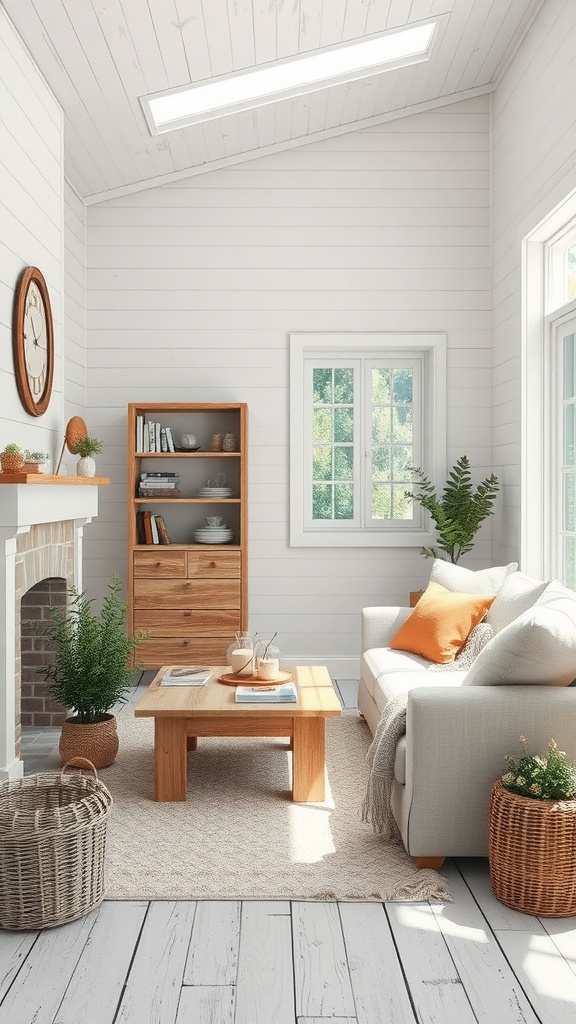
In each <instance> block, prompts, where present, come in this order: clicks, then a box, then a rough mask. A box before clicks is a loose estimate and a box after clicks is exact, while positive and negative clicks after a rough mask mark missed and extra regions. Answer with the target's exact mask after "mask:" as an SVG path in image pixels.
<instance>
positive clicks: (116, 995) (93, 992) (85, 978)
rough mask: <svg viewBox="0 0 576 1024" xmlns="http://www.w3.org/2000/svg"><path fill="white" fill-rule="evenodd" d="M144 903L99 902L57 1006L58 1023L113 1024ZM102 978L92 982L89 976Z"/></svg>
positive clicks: (135, 941)
mask: <svg viewBox="0 0 576 1024" xmlns="http://www.w3.org/2000/svg"><path fill="white" fill-rule="evenodd" d="M147 908H148V904H147V903H146V902H145V901H141V902H137V901H134V902H132V903H103V904H102V905H101V906H100V908H99V909H98V912H97V915H96V918H95V921H94V924H93V927H92V929H91V931H90V938H89V941H88V942H87V943H86V945H85V946H84V949H83V950H82V955H81V957H80V959H79V961H78V965H77V967H76V970H75V971H74V975H73V977H72V980H71V982H70V984H69V986H68V988H67V990H66V994H65V996H64V999H63V1000H62V1003H61V1004H60V1007H59V1008H58V1024H78V1021H82V1024H113V1021H114V1018H115V1015H116V1010H117V1008H118V1002H119V1000H120V996H121V994H122V988H123V986H124V982H125V980H126V975H127V974H128V970H129V968H130V961H131V959H132V954H133V951H134V948H135V946H136V943H137V941H138V936H139V934H140V930H141V928H142V923H143V921H144V917H145V915H146V911H147ZM98 976H100V977H101V978H105V979H106V984H105V985H94V983H93V979H94V978H95V977H98Z"/></svg>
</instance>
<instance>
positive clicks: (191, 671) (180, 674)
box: [160, 665, 212, 686]
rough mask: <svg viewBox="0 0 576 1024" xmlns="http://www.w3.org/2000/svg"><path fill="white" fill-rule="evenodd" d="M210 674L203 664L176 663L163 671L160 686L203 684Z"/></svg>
mask: <svg viewBox="0 0 576 1024" xmlns="http://www.w3.org/2000/svg"><path fill="white" fill-rule="evenodd" d="M211 675H212V669H211V668H208V667H207V666H205V665H177V666H175V667H174V668H170V669H168V671H167V672H165V673H164V675H163V676H162V679H161V680H160V686H204V684H205V683H206V682H207V681H208V679H209V678H210V676H211Z"/></svg>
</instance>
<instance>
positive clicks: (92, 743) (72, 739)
mask: <svg viewBox="0 0 576 1024" xmlns="http://www.w3.org/2000/svg"><path fill="white" fill-rule="evenodd" d="M58 749H59V751H60V758H61V760H62V764H66V762H67V761H69V760H70V758H71V757H85V758H87V759H88V760H89V761H91V762H92V764H93V765H94V767H95V768H107V767H108V765H109V764H112V762H113V761H114V759H115V757H116V754H117V753H118V731H117V724H116V718H115V717H114V715H106V717H105V718H104V719H103V721H101V722H90V723H88V724H85V723H83V722H78V721H77V720H76V719H74V718H67V719H66V721H65V722H63V723H62V732H61V734H60V744H59V747H58Z"/></svg>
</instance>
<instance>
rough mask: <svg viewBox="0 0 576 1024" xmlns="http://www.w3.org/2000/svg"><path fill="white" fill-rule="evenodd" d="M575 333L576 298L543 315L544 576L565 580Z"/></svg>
mask: <svg viewBox="0 0 576 1024" xmlns="http://www.w3.org/2000/svg"><path fill="white" fill-rule="evenodd" d="M574 333H576V300H575V301H573V302H571V303H568V304H567V305H566V306H565V307H563V308H562V310H558V311H557V312H556V313H553V314H551V315H550V316H549V317H547V318H546V337H547V341H548V356H547V359H546V362H545V375H544V386H545V392H544V424H545V433H544V445H543V454H544V496H543V498H544V500H543V514H544V522H545V523H548V524H550V526H549V528H548V529H545V531H544V565H545V566H546V567H547V572H546V575H547V576H551V577H554V578H555V579H559V580H561V581H562V582H563V583H564V582H566V581H565V577H564V543H563V539H564V535H565V532H566V531H565V530H564V527H563V503H564V494H563V490H564V488H563V482H564V452H563V447H564V444H563V442H564V416H563V412H564V361H563V353H564V345H563V341H564V338H565V337H566V336H567V335H569V334H574Z"/></svg>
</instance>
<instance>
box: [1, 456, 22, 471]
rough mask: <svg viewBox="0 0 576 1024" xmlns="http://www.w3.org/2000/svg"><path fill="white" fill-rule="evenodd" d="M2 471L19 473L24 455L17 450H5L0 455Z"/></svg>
mask: <svg viewBox="0 0 576 1024" xmlns="http://www.w3.org/2000/svg"><path fill="white" fill-rule="evenodd" d="M0 463H1V464H2V472H3V473H21V472H22V469H23V467H24V456H23V455H18V453H17V452H5V453H4V454H3V455H0Z"/></svg>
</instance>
